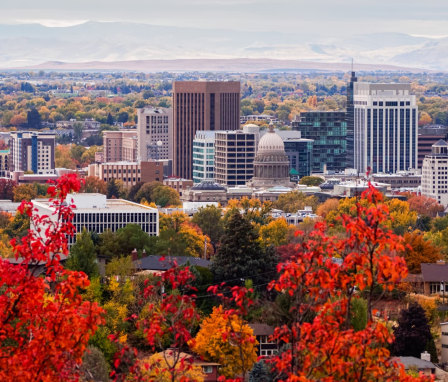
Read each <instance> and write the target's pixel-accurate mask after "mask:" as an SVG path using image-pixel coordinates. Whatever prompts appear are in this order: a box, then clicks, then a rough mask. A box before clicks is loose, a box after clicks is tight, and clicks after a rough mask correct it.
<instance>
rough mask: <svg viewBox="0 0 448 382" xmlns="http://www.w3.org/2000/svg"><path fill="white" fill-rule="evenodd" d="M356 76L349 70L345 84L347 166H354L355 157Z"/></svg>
mask: <svg viewBox="0 0 448 382" xmlns="http://www.w3.org/2000/svg"><path fill="white" fill-rule="evenodd" d="M357 81H358V78H357V77H356V76H355V72H351V77H350V82H349V83H348V84H347V115H346V118H347V148H346V150H347V162H346V165H347V167H348V168H353V167H354V165H355V164H354V158H355V149H354V147H355V104H354V93H355V91H354V87H355V82H357Z"/></svg>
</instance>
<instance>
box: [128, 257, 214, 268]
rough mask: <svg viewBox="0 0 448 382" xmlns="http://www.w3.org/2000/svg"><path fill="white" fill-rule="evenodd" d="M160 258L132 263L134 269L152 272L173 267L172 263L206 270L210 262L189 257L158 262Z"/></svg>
mask: <svg viewBox="0 0 448 382" xmlns="http://www.w3.org/2000/svg"><path fill="white" fill-rule="evenodd" d="M161 258H162V257H161V256H146V257H143V258H142V259H138V260H135V261H134V266H135V268H136V269H140V270H152V271H166V270H168V269H170V268H171V267H172V266H173V263H174V261H176V263H177V265H179V266H182V265H196V266H200V267H205V268H208V267H209V266H210V261H209V260H205V259H200V258H198V257H191V256H166V257H165V259H164V260H163V261H160V259H161Z"/></svg>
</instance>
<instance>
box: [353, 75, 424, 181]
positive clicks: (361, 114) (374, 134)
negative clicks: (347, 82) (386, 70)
mask: <svg viewBox="0 0 448 382" xmlns="http://www.w3.org/2000/svg"><path fill="white" fill-rule="evenodd" d="M417 127H418V110H417V103H416V99H415V95H412V94H411V85H410V84H371V83H359V82H356V83H354V130H355V131H354V140H355V142H354V155H355V158H354V159H355V168H356V169H357V170H358V172H359V173H366V172H367V170H368V169H370V172H372V173H379V172H381V173H396V172H397V171H407V170H409V169H415V168H417V144H418V141H417V139H418V135H417Z"/></svg>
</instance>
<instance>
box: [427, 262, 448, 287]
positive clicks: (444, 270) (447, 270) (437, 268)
mask: <svg viewBox="0 0 448 382" xmlns="http://www.w3.org/2000/svg"><path fill="white" fill-rule="evenodd" d="M421 267H422V276H423V280H424V281H425V282H432V281H433V282H445V281H448V264H446V263H445V262H439V263H422V264H421Z"/></svg>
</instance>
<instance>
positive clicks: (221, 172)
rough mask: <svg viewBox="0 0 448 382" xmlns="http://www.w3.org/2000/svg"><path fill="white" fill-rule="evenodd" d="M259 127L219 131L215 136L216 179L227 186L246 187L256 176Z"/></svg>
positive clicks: (250, 126) (248, 126)
mask: <svg viewBox="0 0 448 382" xmlns="http://www.w3.org/2000/svg"><path fill="white" fill-rule="evenodd" d="M258 140H259V127H258V126H255V125H246V126H244V127H243V130H237V131H234V130H233V131H218V132H216V135H215V179H216V182H217V183H220V184H226V185H227V186H237V185H244V184H246V182H248V181H249V180H251V179H252V177H253V176H254V159H255V152H256V147H257V142H258Z"/></svg>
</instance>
